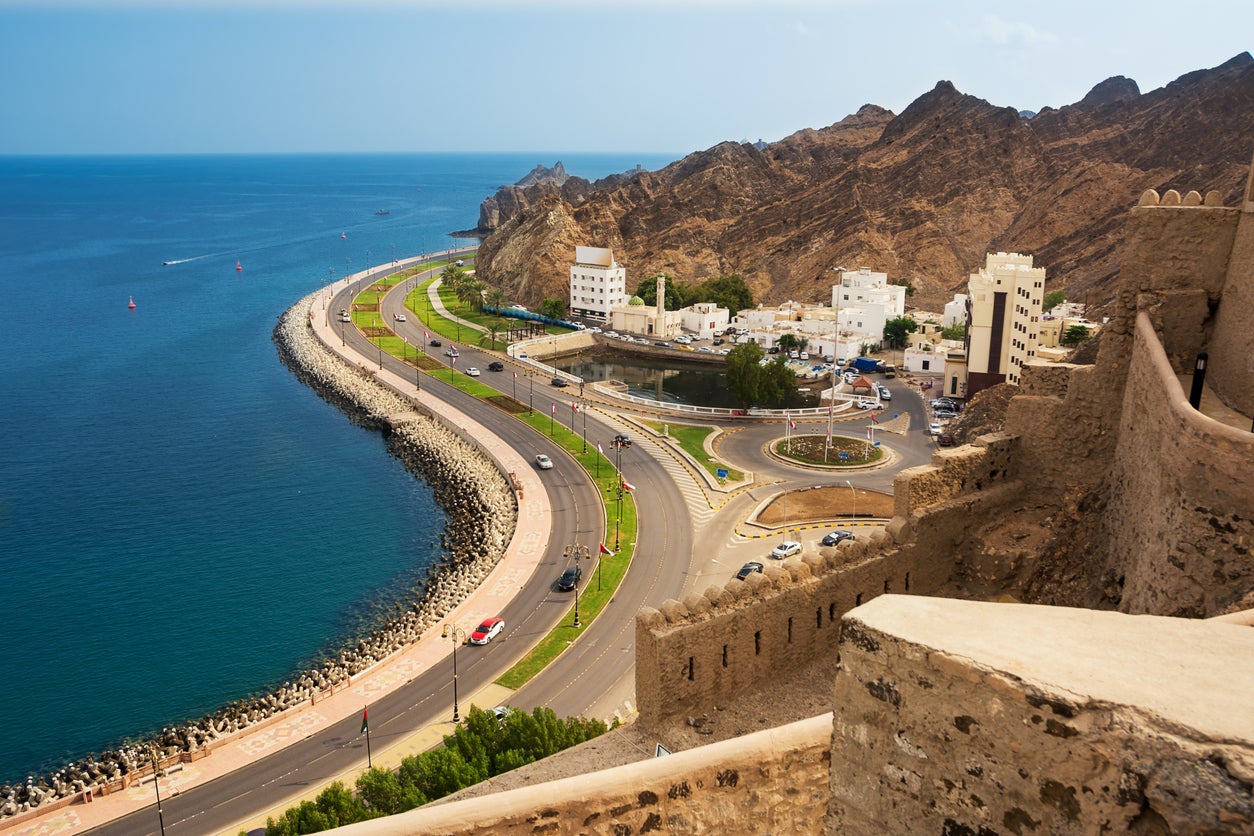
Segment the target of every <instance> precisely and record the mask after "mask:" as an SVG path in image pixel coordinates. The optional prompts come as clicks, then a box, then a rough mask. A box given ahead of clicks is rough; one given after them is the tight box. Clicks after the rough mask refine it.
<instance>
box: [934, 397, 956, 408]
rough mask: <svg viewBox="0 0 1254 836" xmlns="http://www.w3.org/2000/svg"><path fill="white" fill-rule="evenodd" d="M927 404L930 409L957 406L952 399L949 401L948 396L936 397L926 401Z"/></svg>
mask: <svg viewBox="0 0 1254 836" xmlns="http://www.w3.org/2000/svg"><path fill="white" fill-rule="evenodd" d="M928 406H930V407H932V409H957V408H958V405H957V404H956V403H954V402H953V401H951V400H950V399H949V398H936V399H935V400H932V401H928Z"/></svg>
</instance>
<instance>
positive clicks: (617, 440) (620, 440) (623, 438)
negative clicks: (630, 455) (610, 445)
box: [614, 433, 631, 447]
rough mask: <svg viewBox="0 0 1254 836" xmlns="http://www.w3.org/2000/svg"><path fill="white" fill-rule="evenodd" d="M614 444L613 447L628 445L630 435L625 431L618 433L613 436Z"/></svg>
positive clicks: (629, 443)
mask: <svg viewBox="0 0 1254 836" xmlns="http://www.w3.org/2000/svg"><path fill="white" fill-rule="evenodd" d="M614 446H615V447H630V446H631V436H629V435H627V433H619V434H618V435H616V436H614Z"/></svg>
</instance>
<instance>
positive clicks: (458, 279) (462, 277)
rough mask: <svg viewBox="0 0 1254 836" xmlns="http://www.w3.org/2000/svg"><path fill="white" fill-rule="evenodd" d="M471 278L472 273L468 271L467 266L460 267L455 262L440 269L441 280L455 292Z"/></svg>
mask: <svg viewBox="0 0 1254 836" xmlns="http://www.w3.org/2000/svg"><path fill="white" fill-rule="evenodd" d="M469 278H470V273H468V272H466V268H464V267H458V266H457V265H455V264H450V265H449V266H447V267H445V268H444V269H443V270H441V271H440V282H441V283H442V284H444V285H445V286H446V287H448V288H451V289H452V291H453V292H454V293H457V289H458V288H459V287H461V286H462V285H463V284H465V282H466V280H467V279H469Z"/></svg>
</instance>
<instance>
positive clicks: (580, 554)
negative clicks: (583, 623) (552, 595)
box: [563, 543, 592, 627]
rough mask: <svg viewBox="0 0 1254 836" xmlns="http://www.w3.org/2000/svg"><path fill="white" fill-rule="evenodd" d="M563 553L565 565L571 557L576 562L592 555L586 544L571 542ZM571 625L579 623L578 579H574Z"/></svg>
mask: <svg viewBox="0 0 1254 836" xmlns="http://www.w3.org/2000/svg"><path fill="white" fill-rule="evenodd" d="M563 555H564V556H565V557H566V563H567V565H569V564H570V561H571V560H572V559H573V560H574V561H575V563H576V564H578V563H579V561H580V559H583V560H589V559H590V558H591V557H592V555H591V554H589V552H588V547H587V546H583V545H580V544H579V543H572V544H571V545H569V546H567V547H566V550H565V552H563ZM573 626H575V627H579V626H580V624H579V581H578V579H576V580H575V623H574V625H573Z"/></svg>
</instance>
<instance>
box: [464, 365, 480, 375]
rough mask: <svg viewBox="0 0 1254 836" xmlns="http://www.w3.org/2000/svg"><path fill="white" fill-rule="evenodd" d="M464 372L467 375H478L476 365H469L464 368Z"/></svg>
mask: <svg viewBox="0 0 1254 836" xmlns="http://www.w3.org/2000/svg"><path fill="white" fill-rule="evenodd" d="M466 374H467V375H469V376H470V377H478V376H479V369H478V367H477V366H471V367H470V368H468V369H466Z"/></svg>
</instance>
